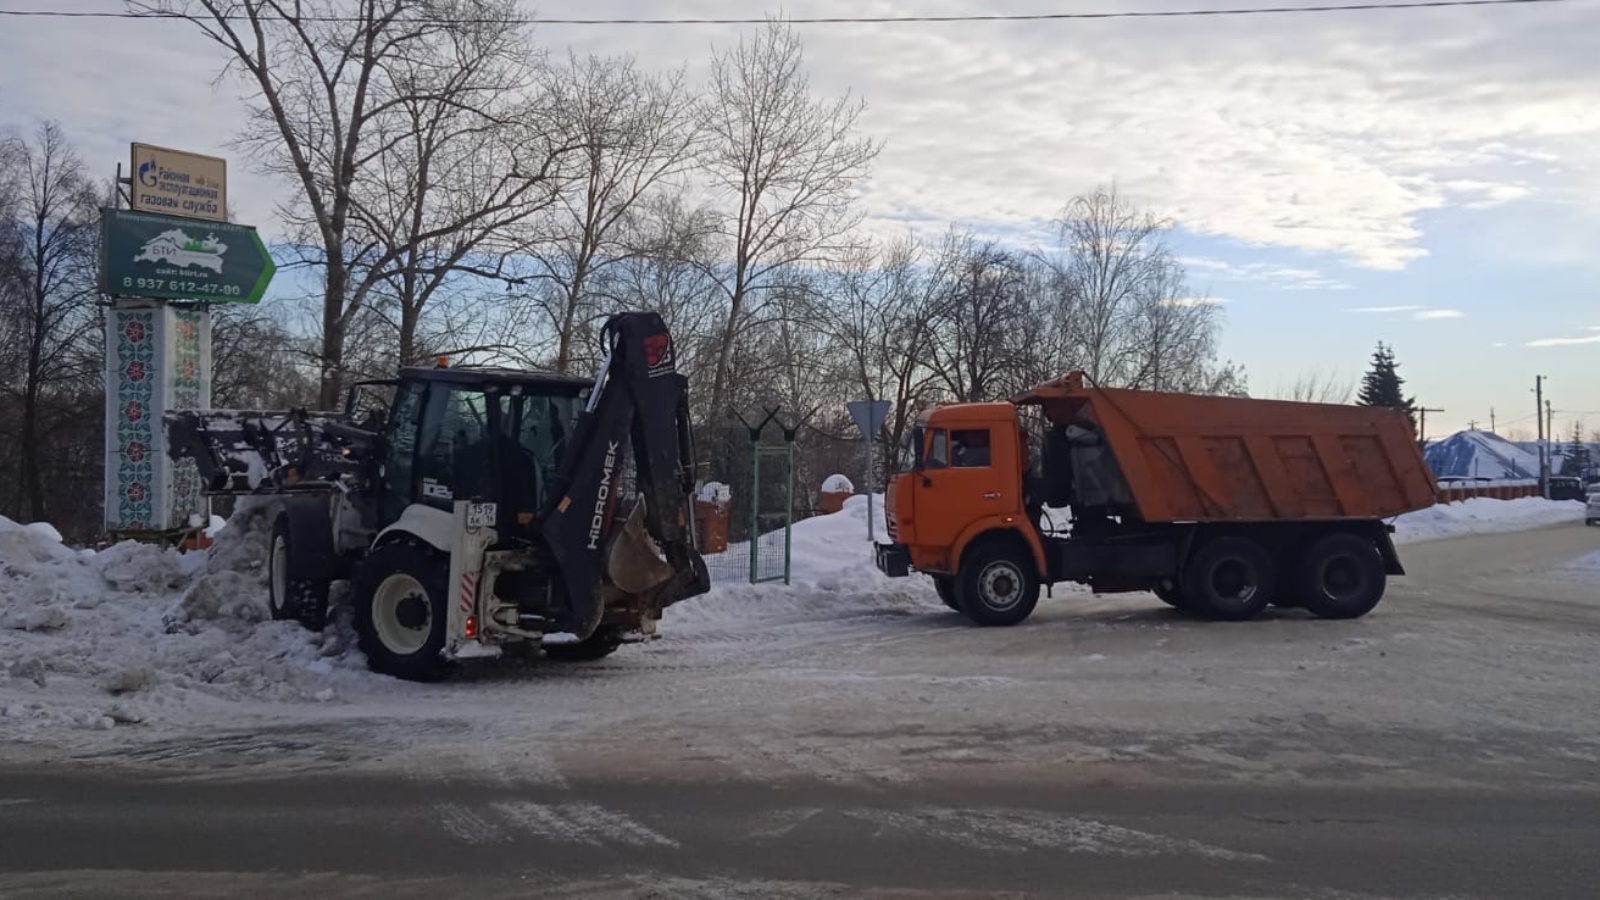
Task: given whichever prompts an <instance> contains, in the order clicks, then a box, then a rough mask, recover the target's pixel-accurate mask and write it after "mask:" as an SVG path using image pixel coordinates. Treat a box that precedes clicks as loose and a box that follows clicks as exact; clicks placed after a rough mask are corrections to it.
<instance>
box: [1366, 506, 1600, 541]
mask: <svg viewBox="0 0 1600 900" xmlns="http://www.w3.org/2000/svg"><path fill="white" fill-rule="evenodd" d="M1582 519H1583V504H1582V503H1579V502H1577V501H1574V500H1546V499H1544V498H1542V497H1520V498H1518V499H1516V500H1494V499H1491V498H1487V497H1474V498H1472V499H1471V500H1464V501H1462V502H1460V503H1440V504H1438V505H1436V506H1430V507H1428V508H1427V509H1423V510H1418V511H1417V512H1414V513H1407V514H1405V515H1403V516H1401V517H1400V518H1398V519H1396V520H1395V523H1394V524H1395V542H1396V543H1402V544H1404V543H1414V542H1417V541H1434V540H1440V539H1442V538H1451V537H1460V536H1462V535H1468V534H1501V533H1505V532H1508V531H1524V530H1527V529H1530V528H1543V527H1545V526H1546V525H1559V524H1561V523H1563V522H1573V521H1581V520H1582Z"/></svg>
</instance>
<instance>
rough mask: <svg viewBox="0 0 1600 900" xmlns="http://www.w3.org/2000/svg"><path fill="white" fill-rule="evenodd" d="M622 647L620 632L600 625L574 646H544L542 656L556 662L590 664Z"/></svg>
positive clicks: (614, 628) (613, 626)
mask: <svg viewBox="0 0 1600 900" xmlns="http://www.w3.org/2000/svg"><path fill="white" fill-rule="evenodd" d="M621 646H622V631H621V629H619V628H617V626H615V625H601V626H600V627H599V628H596V629H595V630H594V634H591V635H589V636H588V637H586V638H584V639H583V640H581V641H578V642H577V643H574V644H546V645H545V647H544V655H545V657H546V658H548V659H553V660H556V661H557V662H591V661H593V660H597V659H604V658H606V657H607V656H610V655H611V654H613V653H615V652H617V648H618V647H621Z"/></svg>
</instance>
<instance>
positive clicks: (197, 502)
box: [163, 308, 210, 528]
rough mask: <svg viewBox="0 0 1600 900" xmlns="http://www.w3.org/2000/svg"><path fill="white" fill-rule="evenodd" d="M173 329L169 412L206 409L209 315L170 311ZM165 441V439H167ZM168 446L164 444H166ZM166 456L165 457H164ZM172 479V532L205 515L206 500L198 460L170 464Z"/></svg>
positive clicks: (173, 309)
mask: <svg viewBox="0 0 1600 900" xmlns="http://www.w3.org/2000/svg"><path fill="white" fill-rule="evenodd" d="M168 315H169V316H170V319H169V325H170V327H171V334H172V342H171V344H170V346H171V348H172V350H171V356H170V357H169V358H170V359H171V361H172V362H171V365H172V371H171V372H170V373H169V374H170V376H171V384H172V393H171V402H170V404H169V406H168V408H169V409H202V408H204V407H205V406H206V405H207V400H208V398H207V397H206V394H208V393H210V392H209V391H207V390H205V388H204V382H205V381H206V380H207V378H206V376H207V374H208V373H206V372H205V370H204V365H203V359H202V349H203V347H204V343H205V338H206V337H207V336H208V335H207V334H206V332H207V331H208V329H207V328H206V327H205V326H206V325H207V323H206V322H205V321H204V319H205V317H206V315H207V313H206V312H205V311H203V310H197V309H176V308H169V310H168ZM163 437H165V436H163ZM163 446H164V444H163ZM163 456H165V454H163ZM169 465H170V466H171V477H170V478H169V479H168V481H167V483H168V484H170V485H171V486H172V490H171V497H170V501H171V506H170V510H171V515H170V516H169V518H168V521H167V527H169V528H181V527H183V526H184V525H187V524H188V521H189V517H190V516H191V515H194V514H197V513H204V511H205V497H204V496H203V495H202V493H201V483H200V470H199V469H197V468H195V464H194V460H191V459H184V460H179V461H177V462H171V463H169Z"/></svg>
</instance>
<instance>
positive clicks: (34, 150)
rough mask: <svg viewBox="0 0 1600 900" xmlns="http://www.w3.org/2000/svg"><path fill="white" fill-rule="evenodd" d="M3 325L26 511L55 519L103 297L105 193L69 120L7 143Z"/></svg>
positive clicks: (4, 380) (0, 148)
mask: <svg viewBox="0 0 1600 900" xmlns="http://www.w3.org/2000/svg"><path fill="white" fill-rule="evenodd" d="M0 162H3V163H4V166H3V168H0V180H3V181H0V197H7V198H9V199H7V200H0V210H3V209H5V208H7V207H9V212H10V215H8V216H7V217H6V218H5V220H4V222H3V223H0V228H3V230H4V233H3V234H0V248H4V249H0V265H3V268H0V323H3V326H0V327H3V329H4V340H5V344H6V346H7V349H8V351H9V353H8V356H9V362H10V365H9V366H8V367H7V369H6V370H5V371H4V372H3V373H0V387H3V389H4V392H5V394H6V395H7V398H8V399H9V400H10V401H11V402H12V403H13V404H14V405H15V409H16V413H17V420H16V421H15V422H14V423H11V424H10V425H9V426H8V428H7V430H8V433H9V435H10V436H11V439H12V440H11V441H10V443H11V444H12V445H13V446H14V447H15V449H16V453H17V458H18V465H17V473H16V479H17V480H16V485H17V487H16V490H17V495H18V498H19V502H18V508H19V509H20V510H21V511H23V513H24V514H25V515H27V516H29V517H31V518H32V519H34V520H43V519H44V518H45V516H46V512H47V507H48V505H49V504H47V502H46V500H47V497H50V496H52V494H51V493H50V492H49V491H48V490H47V484H46V482H47V480H48V476H49V475H50V472H49V471H48V470H49V466H48V465H47V464H46V460H47V457H48V456H50V455H51V454H53V453H55V452H56V451H57V450H59V449H60V448H59V447H54V446H53V439H54V438H56V437H58V436H59V435H58V433H57V432H58V431H59V430H60V429H62V428H65V427H68V426H70V425H72V424H74V420H75V419H77V418H78V417H80V416H81V415H82V413H83V409H82V406H83V404H82V403H81V399H82V394H83V392H84V391H86V390H87V391H90V392H92V391H94V390H96V389H97V387H98V386H97V385H96V384H95V382H96V380H97V379H96V378H95V376H96V374H97V373H98V362H99V355H98V350H99V343H100V342H99V340H98V329H97V326H98V324H99V322H100V319H99V313H98V307H97V305H96V302H95V301H96V300H97V298H98V292H97V285H96V282H97V278H96V264H97V261H98V250H99V237H98V220H99V213H98V208H99V205H100V204H99V198H98V196H97V195H96V192H95V188H94V186H93V184H92V183H91V182H90V180H89V179H88V178H87V177H86V176H85V174H84V167H83V163H82V161H81V160H80V159H79V157H78V155H77V153H76V151H74V150H73V149H72V147H71V146H70V145H69V144H68V142H67V138H66V136H65V134H64V133H63V132H62V130H61V127H60V126H59V125H58V124H56V123H54V122H49V123H45V124H44V125H42V126H40V128H39V130H38V132H37V133H36V135H35V137H34V139H33V141H32V142H28V141H25V140H22V139H12V140H10V141H6V142H3V143H0Z"/></svg>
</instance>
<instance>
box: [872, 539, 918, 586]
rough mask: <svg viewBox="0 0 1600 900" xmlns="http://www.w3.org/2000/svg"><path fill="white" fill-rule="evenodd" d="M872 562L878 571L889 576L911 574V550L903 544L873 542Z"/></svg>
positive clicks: (902, 576) (899, 576)
mask: <svg viewBox="0 0 1600 900" xmlns="http://www.w3.org/2000/svg"><path fill="white" fill-rule="evenodd" d="M872 548H873V562H875V563H876V564H877V566H878V571H880V572H882V573H883V574H885V575H887V576H889V577H890V578H904V577H906V576H907V575H910V574H911V551H910V550H907V549H906V545H905V544H873V545H872Z"/></svg>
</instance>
